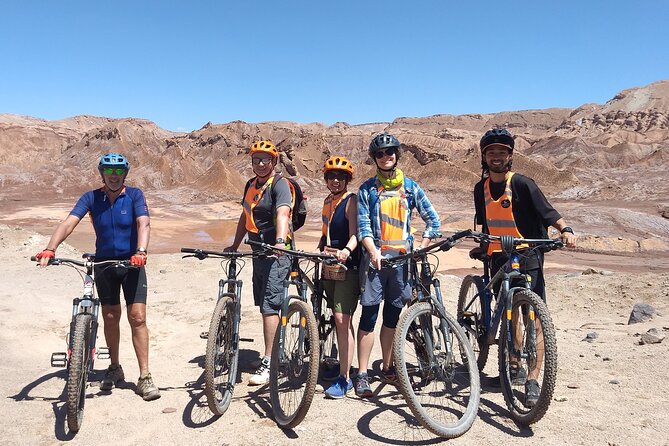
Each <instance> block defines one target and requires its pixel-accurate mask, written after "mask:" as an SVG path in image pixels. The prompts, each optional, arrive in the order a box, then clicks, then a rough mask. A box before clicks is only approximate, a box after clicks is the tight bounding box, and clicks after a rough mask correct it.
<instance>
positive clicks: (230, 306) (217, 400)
mask: <svg viewBox="0 0 669 446" xmlns="http://www.w3.org/2000/svg"><path fill="white" fill-rule="evenodd" d="M234 298H235V296H234V295H233V294H224V295H223V296H221V298H220V299H218V302H217V303H216V308H215V309H214V313H213V314H212V316H211V323H210V324H209V335H208V336H207V353H206V356H205V359H204V393H205V394H206V395H207V404H208V405H209V410H211V412H212V413H213V414H214V415H223V414H224V413H225V411H226V410H227V409H228V407H229V406H230V401H231V400H232V393H233V391H234V389H235V383H236V380H237V365H238V362H239V336H238V333H234V318H235V301H234Z"/></svg>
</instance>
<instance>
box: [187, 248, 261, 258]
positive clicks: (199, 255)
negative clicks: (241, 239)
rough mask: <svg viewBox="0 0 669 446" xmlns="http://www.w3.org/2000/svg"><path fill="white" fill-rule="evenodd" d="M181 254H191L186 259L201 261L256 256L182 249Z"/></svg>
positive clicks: (233, 252) (232, 252)
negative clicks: (212, 258) (191, 258)
mask: <svg viewBox="0 0 669 446" xmlns="http://www.w3.org/2000/svg"><path fill="white" fill-rule="evenodd" d="M181 252H183V253H186V254H190V255H187V256H184V258H185V257H195V258H197V259H199V260H204V259H206V258H207V257H211V256H213V257H223V258H230V259H231V258H234V259H239V258H242V257H253V256H255V255H256V254H255V253H253V252H238V251H208V250H206V249H200V248H181Z"/></svg>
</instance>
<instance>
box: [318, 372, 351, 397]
mask: <svg viewBox="0 0 669 446" xmlns="http://www.w3.org/2000/svg"><path fill="white" fill-rule="evenodd" d="M352 389H353V381H351V379H350V378H349V379H346V378H344V377H343V376H340V377H339V379H337V381H335V382H334V383H333V384H332V385H331V386H330V387H328V389H327V390H326V391H325V396H326V397H328V398H332V399H335V400H339V399H342V398H344V397H345V396H346V394H347V393H348V392H350V391H351V390H352Z"/></svg>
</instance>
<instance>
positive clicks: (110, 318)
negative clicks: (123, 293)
mask: <svg viewBox="0 0 669 446" xmlns="http://www.w3.org/2000/svg"><path fill="white" fill-rule="evenodd" d="M102 319H103V320H104V321H105V323H107V324H109V323H118V321H119V320H120V319H121V306H120V305H109V306H103V307H102Z"/></svg>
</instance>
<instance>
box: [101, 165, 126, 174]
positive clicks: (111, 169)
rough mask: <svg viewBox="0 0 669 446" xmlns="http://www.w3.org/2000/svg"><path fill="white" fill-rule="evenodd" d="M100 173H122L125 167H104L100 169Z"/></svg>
mask: <svg viewBox="0 0 669 446" xmlns="http://www.w3.org/2000/svg"><path fill="white" fill-rule="evenodd" d="M102 173H104V174H105V175H111V174H116V175H123V174H124V173H125V169H124V168H122V167H105V168H104V169H102Z"/></svg>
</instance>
